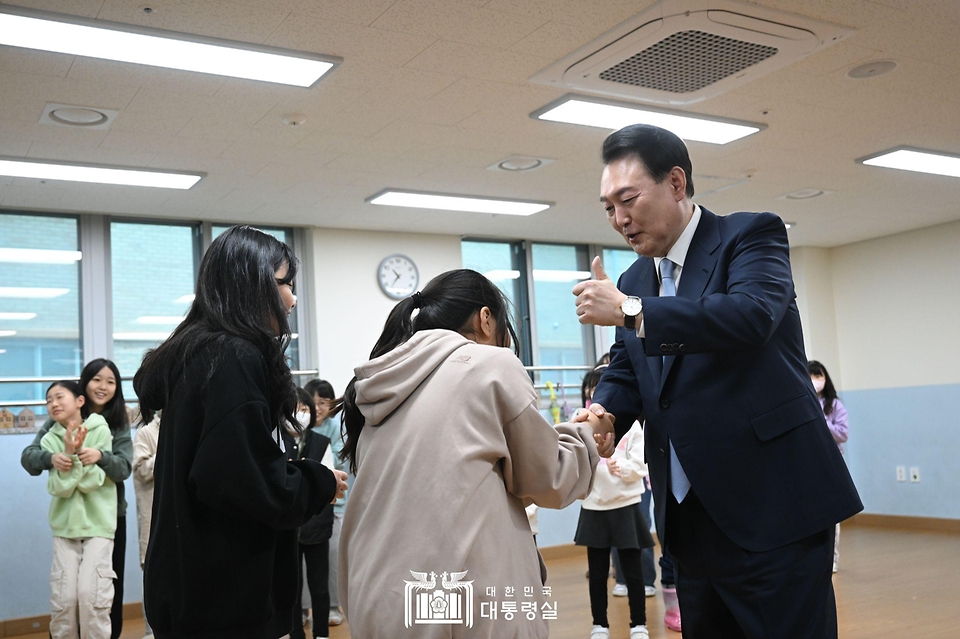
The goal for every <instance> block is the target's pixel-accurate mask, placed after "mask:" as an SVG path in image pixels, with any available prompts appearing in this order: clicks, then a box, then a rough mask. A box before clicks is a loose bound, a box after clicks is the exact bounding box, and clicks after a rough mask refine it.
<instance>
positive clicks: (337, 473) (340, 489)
mask: <svg viewBox="0 0 960 639" xmlns="http://www.w3.org/2000/svg"><path fill="white" fill-rule="evenodd" d="M332 472H333V476H334V477H335V478H336V479H337V494H336V495H335V496H334V498H333V499H332V500H330V503H331V504H332V503H333V502H335V501H337V500H338V499H340V498H341V497H343V496H344V495H345V494H347V473H345V472H343V471H342V470H334V471H332Z"/></svg>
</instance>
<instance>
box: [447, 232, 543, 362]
mask: <svg viewBox="0 0 960 639" xmlns="http://www.w3.org/2000/svg"><path fill="white" fill-rule="evenodd" d="M460 246H461V253H462V255H463V268H469V269H473V270H474V271H477V272H478V273H482V274H483V275H485V276H486V277H487V278H488V279H489V280H490V281H492V282H493V283H494V284H496V285H497V288H499V289H500V290H501V291H503V294H504V295H505V296H506V297H507V300H508V301H509V302H510V306H511V310H512V312H513V328H514V330H515V331H516V332H517V337H518V338H519V340H520V345H519V353H520V359H521V360H522V361H523V363H524V364H530V363H532V362H533V356H532V352H531V346H530V329H529V324H530V311H529V305H528V304H527V295H526V278H525V277H523V276H522V275H521V274H522V273H524V272H525V270H526V269H525V268H524V251H523V243H522V242H493V241H490V242H488V241H483V240H477V241H473V240H464V241H463V243H462V244H461V245H460Z"/></svg>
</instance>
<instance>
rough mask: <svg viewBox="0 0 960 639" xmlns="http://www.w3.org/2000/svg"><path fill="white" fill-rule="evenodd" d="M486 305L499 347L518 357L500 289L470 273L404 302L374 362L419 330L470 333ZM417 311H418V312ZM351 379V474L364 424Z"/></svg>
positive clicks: (347, 416)
mask: <svg viewBox="0 0 960 639" xmlns="http://www.w3.org/2000/svg"><path fill="white" fill-rule="evenodd" d="M484 306H486V307H487V308H489V309H490V313H491V315H492V316H493V318H494V320H496V331H497V332H496V343H497V344H498V345H500V346H506V345H507V344H508V342H509V343H512V344H513V348H514V352H516V349H517V348H518V344H519V340H517V334H516V332H515V331H514V330H513V324H512V323H511V321H510V306H509V302H508V301H507V298H506V297H505V296H504V295H503V293H502V292H501V291H500V289H499V288H497V287H496V285H494V284H493V282H491V281H490V280H488V279H487V278H486V277H484V276H483V275H481V274H480V273H477V272H476V271H471V270H470V269H457V270H453V271H447V272H446V273H441V274H440V275H438V276H436V277H435V278H433V279H432V280H430V282H429V283H428V284H427V285H426V286H425V287H424V289H423V291H421V292H419V293H415V294H414V295H412V296H410V297H408V298H406V299H405V300H402V301H401V302H400V303H398V304H397V305H396V306H394V307H393V310H392V311H390V315H389V316H388V317H387V321H386V324H384V326H383V333H381V334H380V339H378V340H377V343H376V345H375V346H374V347H373V350H372V351H371V352H370V359H375V358H377V357H380V356H381V355H384V354H386V353H389V352H390V351H392V350H393V349H395V348H397V347H398V346H400V345H401V344H403V343H404V342H406V341H407V340H408V339H410V338H411V337H413V335H414V333H416V332H418V331H425V330H430V329H435V328H444V329H447V330H450V331H456V332H459V333H465V334H466V333H469V331H470V330H472V329H471V327H470V322H471V320H472V318H473V316H474V315H476V314H477V313H478V312H479V311H480V309H482V308H483V307H484ZM415 311H416V312H415ZM356 381H357V378H356V377H354V378H353V379H352V380H350V384H349V385H348V386H347V390H346V392H345V393H344V395H343V398H342V400H341V402H342V407H343V417H342V418H341V419H342V426H341V435H342V436H343V438H344V445H343V450H342V451H341V453H340V458H341V459H343V460H345V461H346V460H349V461H350V470H351V472H353V473H356V472H357V441H358V440H359V438H360V432H361V430H363V426H364V423H365V420H364V417H363V414H362V413H361V412H360V409H359V408H358V407H357V403H356V399H357V393H356V389H355V388H354V385H355V384H356Z"/></svg>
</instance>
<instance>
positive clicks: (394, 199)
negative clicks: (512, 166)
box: [366, 189, 553, 215]
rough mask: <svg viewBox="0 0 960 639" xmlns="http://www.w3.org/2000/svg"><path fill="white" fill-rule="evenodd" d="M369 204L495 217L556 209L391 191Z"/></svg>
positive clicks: (542, 204) (545, 204)
mask: <svg viewBox="0 0 960 639" xmlns="http://www.w3.org/2000/svg"><path fill="white" fill-rule="evenodd" d="M366 201H367V202H369V203H370V204H378V205H381V206H404V207H409V208H415V209H436V210H440V211H465V212H468V213H493V214H495V215H533V214H534V213H539V212H540V211H545V210H546V209H548V208H550V207H551V206H553V204H551V203H549V202H529V201H526V202H524V201H521V200H501V199H497V198H487V197H474V196H472V195H444V194H442V193H422V192H417V191H400V190H397V189H387V190H385V191H382V192H381V193H378V194H377V195H374V196H371V197H369V198H367V200H366Z"/></svg>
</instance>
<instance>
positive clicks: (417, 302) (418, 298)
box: [413, 291, 423, 308]
mask: <svg viewBox="0 0 960 639" xmlns="http://www.w3.org/2000/svg"><path fill="white" fill-rule="evenodd" d="M413 307H414V308H423V295H421V294H420V291H417V292H416V293H414V294H413Z"/></svg>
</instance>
